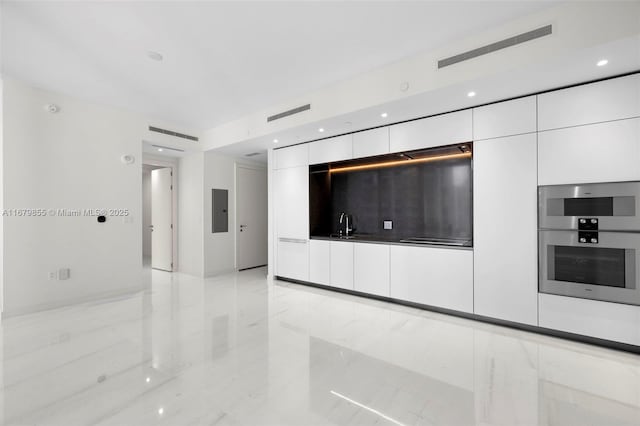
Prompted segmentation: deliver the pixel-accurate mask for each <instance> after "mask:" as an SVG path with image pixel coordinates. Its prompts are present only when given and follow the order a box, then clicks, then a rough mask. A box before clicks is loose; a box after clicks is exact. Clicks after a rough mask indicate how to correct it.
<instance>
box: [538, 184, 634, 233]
mask: <svg viewBox="0 0 640 426" xmlns="http://www.w3.org/2000/svg"><path fill="white" fill-rule="evenodd" d="M538 206H539V207H538V208H539V211H538V217H539V218H540V228H542V229H578V224H579V221H580V219H583V220H587V221H588V222H590V220H591V219H596V223H597V224H598V226H597V228H596V229H598V228H599V229H601V230H605V231H640V182H614V183H592V184H580V185H555V186H541V187H539V188H538Z"/></svg>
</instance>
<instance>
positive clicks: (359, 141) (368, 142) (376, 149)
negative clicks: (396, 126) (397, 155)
mask: <svg viewBox="0 0 640 426" xmlns="http://www.w3.org/2000/svg"><path fill="white" fill-rule="evenodd" d="M388 153H389V126H385V127H380V128H377V129H371V130H366V131H364V132H358V133H354V134H353V158H361V157H371V156H373V155H381V154H388Z"/></svg>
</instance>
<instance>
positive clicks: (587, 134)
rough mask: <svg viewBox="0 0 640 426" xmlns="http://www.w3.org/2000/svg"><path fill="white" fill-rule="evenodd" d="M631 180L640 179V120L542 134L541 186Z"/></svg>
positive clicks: (539, 159) (539, 174) (539, 150)
mask: <svg viewBox="0 0 640 426" xmlns="http://www.w3.org/2000/svg"><path fill="white" fill-rule="evenodd" d="M474 160H475V159H474ZM628 180H640V118H634V119H629V120H619V121H611V122H607V123H598V124H591V125H587V126H577V127H570V128H568V129H557V130H549V131H546V132H540V133H538V184H539V185H560V184H572V183H591V182H621V181H628Z"/></svg>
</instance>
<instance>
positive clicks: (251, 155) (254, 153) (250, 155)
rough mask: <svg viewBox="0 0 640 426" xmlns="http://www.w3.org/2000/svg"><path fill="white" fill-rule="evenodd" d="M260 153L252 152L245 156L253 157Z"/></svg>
mask: <svg viewBox="0 0 640 426" xmlns="http://www.w3.org/2000/svg"><path fill="white" fill-rule="evenodd" d="M260 154H262V153H261V152H252V153H251V154H245V155H244V156H245V157H255V156H256V155H260Z"/></svg>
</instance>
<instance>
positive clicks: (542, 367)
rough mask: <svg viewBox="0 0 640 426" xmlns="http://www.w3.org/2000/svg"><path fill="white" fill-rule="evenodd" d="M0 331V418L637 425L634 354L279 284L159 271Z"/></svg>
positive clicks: (244, 275) (638, 373)
mask: <svg viewBox="0 0 640 426" xmlns="http://www.w3.org/2000/svg"><path fill="white" fill-rule="evenodd" d="M147 271H148V272H149V273H150V274H151V285H150V287H149V290H148V291H145V292H143V293H138V294H135V295H133V296H130V297H127V298H120V299H115V300H107V301H104V302H102V303H96V304H85V305H78V306H73V307H68V308H63V309H58V310H53V311H48V312H42V313H38V314H33V315H26V316H23V317H18V318H12V319H8V320H6V321H4V322H3V324H2V370H1V371H2V375H1V376H0V377H1V378H2V379H1V380H2V399H1V400H0V401H2V407H1V409H2V418H3V421H2V422H0V423H2V424H6V425H18V424H19V425H23V424H40V425H79V424H101V425H125V424H131V425H133V424H135V425H147V424H167V425H187V424H224V425H227V424H228V425H235V424H273V425H275V424H289V425H303V424H304V425H308V424H367V425H371V424H380V425H386V424H396V425H412V424H442V425H469V424H504V425H507V424H508V425H515V424H544V425H548V424H549V425H550V424H561V425H564V424H582V425H588V424H620V425H632V424H636V425H637V424H638V421H639V420H640V360H639V359H638V357H637V356H634V355H631V354H626V353H622V352H615V351H612V350H608V349H603V348H598V347H591V346H588V345H583V344H577V343H573V342H569V341H565V340H561V339H555V338H549V337H545V336H540V335H535V334H530V333H525V332H520V331H517V330H512V329H507V328H502V327H497V326H492V325H487V324H482V323H478V322H474V321H467V320H464V319H460V318H454V317H450V316H446V315H440V314H436V313H431V312H426V311H421V310H418V309H413V308H407V307H403V306H398V305H392V304H388V303H385V302H379V301H375V300H369V299H363V298H359V297H354V296H348V295H342V294H338V293H334V292H328V291H324V290H320V289H315V288H310V287H304V286H299V285H294V284H289V283H283V282H275V283H272V282H269V281H267V280H266V279H265V278H264V274H265V270H264V269H257V270H249V271H244V272H240V273H232V274H228V275H225V276H221V277H217V278H212V279H199V278H194V277H190V276H187V275H183V274H177V273H176V274H170V273H166V272H161V271H155V270H154V271H150V270H148V269H147Z"/></svg>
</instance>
